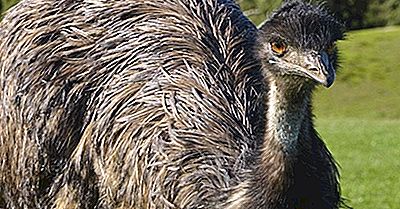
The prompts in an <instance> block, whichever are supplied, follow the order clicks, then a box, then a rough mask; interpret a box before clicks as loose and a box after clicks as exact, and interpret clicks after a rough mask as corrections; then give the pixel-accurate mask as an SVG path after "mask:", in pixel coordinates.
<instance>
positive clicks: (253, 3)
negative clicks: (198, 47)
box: [0, 0, 400, 29]
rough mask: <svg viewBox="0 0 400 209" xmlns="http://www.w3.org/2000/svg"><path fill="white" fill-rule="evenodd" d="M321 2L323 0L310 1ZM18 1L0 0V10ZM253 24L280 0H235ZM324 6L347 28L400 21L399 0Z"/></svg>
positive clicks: (346, 0) (330, 0) (332, 0)
mask: <svg viewBox="0 0 400 209" xmlns="http://www.w3.org/2000/svg"><path fill="white" fill-rule="evenodd" d="M311 1H314V2H322V1H324V0H311ZM16 2H18V1H17V0H0V8H1V11H3V12H4V11H5V10H6V9H7V8H9V7H10V6H12V5H14V4H15V3H16ZM237 2H239V3H240V5H241V6H242V9H243V10H244V11H246V14H247V15H248V16H249V17H250V18H251V19H252V20H253V22H254V23H256V24H259V23H261V22H262V21H263V20H264V19H265V18H266V17H267V16H268V14H269V13H271V11H273V10H274V9H275V8H277V7H278V6H279V5H280V3H281V2H282V0H237ZM325 2H326V4H327V6H328V7H329V8H330V9H331V10H332V12H334V13H335V14H336V15H337V17H338V18H339V19H341V20H342V21H343V22H345V23H346V26H347V27H348V28H349V29H361V28H371V27H378V26H386V25H395V24H400V1H399V0H325Z"/></svg>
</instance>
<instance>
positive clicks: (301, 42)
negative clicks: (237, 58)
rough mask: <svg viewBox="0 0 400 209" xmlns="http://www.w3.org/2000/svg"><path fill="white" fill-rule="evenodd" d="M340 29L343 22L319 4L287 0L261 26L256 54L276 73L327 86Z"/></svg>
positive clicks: (332, 75)
mask: <svg viewBox="0 0 400 209" xmlns="http://www.w3.org/2000/svg"><path fill="white" fill-rule="evenodd" d="M343 32H344V28H343V25H342V24H341V23H340V22H339V21H338V20H336V19H335V18H334V17H333V16H332V15H330V14H329V13H328V12H327V11H326V10H325V9H324V8H323V6H322V5H312V4H309V3H305V2H302V1H298V0H295V1H287V2H286V3H284V4H283V5H282V6H281V8H280V9H278V10H277V11H275V12H274V13H273V14H272V16H271V17H270V18H269V19H268V20H267V21H266V22H265V23H264V24H263V25H262V26H261V28H260V31H259V34H258V57H259V58H260V60H261V62H262V64H263V67H264V68H266V69H268V71H269V73H272V74H273V76H275V77H276V76H281V77H285V78H286V79H290V80H291V81H295V82H294V83H295V84H298V85H307V86H315V85H316V84H323V85H324V86H326V87H330V86H331V85H332V84H333V81H334V80H335V76H336V67H337V48H336V41H337V40H340V39H343V36H344V34H343ZM292 83H293V82H292Z"/></svg>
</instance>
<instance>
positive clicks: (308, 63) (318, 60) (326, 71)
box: [303, 52, 336, 88]
mask: <svg viewBox="0 0 400 209" xmlns="http://www.w3.org/2000/svg"><path fill="white" fill-rule="evenodd" d="M303 66H304V71H303V72H304V73H305V74H307V75H308V76H309V77H310V78H311V79H313V80H315V81H316V82H318V83H320V84H322V85H324V86H325V87H326V88H329V87H330V86H332V84H333V82H334V81H335V77H336V72H335V69H334V68H333V66H332V63H331V62H330V61H329V55H328V54H327V53H326V52H320V53H316V52H311V53H310V54H307V55H306V56H305V57H304V65H303Z"/></svg>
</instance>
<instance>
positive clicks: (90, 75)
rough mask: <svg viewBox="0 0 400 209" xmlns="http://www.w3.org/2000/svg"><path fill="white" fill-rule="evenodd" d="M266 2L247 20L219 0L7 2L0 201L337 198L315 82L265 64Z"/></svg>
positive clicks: (211, 202) (300, 202)
mask: <svg viewBox="0 0 400 209" xmlns="http://www.w3.org/2000/svg"><path fill="white" fill-rule="evenodd" d="M289 7H292V8H306V10H305V11H306V12H305V13H304V14H303V15H304V16H300V17H308V16H307V14H309V13H307V12H311V13H312V14H315V15H316V16H313V17H314V18H315V21H316V22H318V20H320V19H324V18H325V17H330V16H329V15H328V14H327V13H324V12H325V11H324V10H323V9H322V8H320V7H315V6H310V5H309V4H304V3H302V2H298V1H293V2H289V3H287V4H285V5H284V6H283V8H281V9H280V10H279V11H281V12H282V11H286V10H285V8H289ZM279 11H277V13H276V14H275V15H273V16H272V17H271V19H270V21H269V22H268V21H267V23H266V25H265V28H264V29H265V30H264V29H263V28H262V29H261V33H259V32H258V31H257V29H256V28H255V27H254V25H253V24H252V23H251V22H250V21H249V20H248V19H247V18H246V17H245V16H243V14H242V12H241V11H240V9H239V8H238V7H237V6H236V5H235V4H234V2H233V1H229V0H201V1H194V0H193V1H192V0H171V1H164V0H151V1H148V0H129V1H117V0H80V1H71V0H60V1H55V0H54V1H53V0H25V1H22V2H21V3H19V4H18V5H17V6H16V7H15V8H14V9H13V10H12V11H10V12H9V13H8V14H7V15H6V16H5V18H4V20H3V21H2V23H1V25H0V57H1V61H0V73H1V74H0V100H1V101H0V117H1V120H0V128H1V133H0V144H1V146H0V159H1V161H0V207H6V208H24V207H27V208H94V207H95V208H135V209H142V208H143V209H145V208H149V209H150V208H157V209H159V208H160V209H162V208H237V209H239V208H243V209H245V208H246V209H248V208H254V209H255V208H260V209H261V208H267V209H280V208H282V209H289V208H290V209H291V208H309V209H311V208H312V209H320V208H321V209H322V208H324V209H327V208H328V209H329V208H338V206H339V202H340V195H339V185H338V181H337V169H336V166H335V163H334V162H333V159H332V157H331V155H330V153H329V151H328V150H327V149H326V147H325V145H324V144H323V142H322V141H321V140H320V139H319V137H318V136H317V134H316V131H315V130H314V128H313V126H312V119H311V117H312V115H311V110H310V103H309V102H310V100H311V90H312V89H313V87H314V85H315V82H314V81H313V80H312V79H310V78H306V77H304V76H302V75H295V76H292V75H289V74H285V75H283V74H284V73H282V71H280V70H282V69H281V68H276V66H277V65H276V64H275V63H272V64H271V65H270V64H268V63H270V62H269V61H268V59H269V58H271V57H270V56H268V53H266V52H265V50H266V49H268V47H267V48H265V46H269V44H270V41H271V40H270V39H269V38H268V37H269V35H271V34H273V33H269V32H268V29H269V28H273V27H272V26H271V27H267V26H268V24H269V23H271V22H273V20H275V19H276V18H275V17H279V14H280V12H279ZM315 11H320V12H323V13H321V14H319V12H315ZM293 12H295V13H296V11H295V10H293V11H292V12H290V10H287V13H288V14H292V13H293ZM328 19H329V18H328ZM324 20H325V19H324ZM329 20H331V22H333V21H334V19H333V18H332V19H329ZM277 24H279V22H278V23H277ZM336 30H337V28H334V27H327V28H326V30H322V31H323V32H326V34H322V33H321V34H322V35H331V34H332V33H331V32H335V31H336ZM257 34H258V36H257ZM276 34H279V31H277V33H276ZM305 34H306V35H307V32H305ZM281 35H282V34H281ZM274 37H275V36H274ZM282 38H283V37H282ZM323 38H325V36H323ZM339 38H340V37H334V38H331V39H329V40H330V42H333V41H335V39H339ZM288 43H290V42H288ZM293 43H294V42H293ZM315 43H317V44H320V43H319V42H315ZM302 46H303V47H304V48H301V47H298V48H301V49H307V47H308V45H302ZM296 47H297V46H296ZM308 48H310V47H308ZM325 48H326V47H325V46H321V47H320V48H318V49H319V50H321V49H325ZM312 49H313V50H315V51H317V47H315V48H312ZM333 56H335V55H333ZM275 61H276V60H275ZM276 72H279V73H276ZM277 75H279V76H282V78H284V79H283V80H280V79H277V78H278V77H279V76H277ZM279 78H280V77H279ZM303 81H305V82H303ZM303 87H304V88H303ZM299 89H300V91H298V90H299ZM299 92H300V93H304V94H296V95H293V94H294V93H299ZM286 93H288V94H286ZM292 107H293V108H295V107H297V108H300V109H293V110H292V109H291V108H292ZM278 113H282V114H281V115H280V114H278ZM289 113H294V115H291V117H286V116H288V115H290V114H289ZM276 118H283V119H284V121H285V122H288V123H289V124H283V127H286V126H287V127H290V129H292V128H295V129H296V131H294V132H290V133H289V132H285V131H284V132H282V133H280V135H282V134H283V135H282V138H285V137H286V134H288V135H290V134H294V135H293V136H289V137H288V139H289V140H288V141H287V143H285V141H284V140H282V138H279V137H276V136H277V134H276V133H275V130H281V129H276V124H277V123H276V122H275V119H276ZM278 121H279V120H278ZM294 123H295V124H294ZM278 135H279V134H278ZM280 135H279V136H280ZM293 139H295V140H293Z"/></svg>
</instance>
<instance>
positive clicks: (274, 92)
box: [264, 77, 311, 157]
mask: <svg viewBox="0 0 400 209" xmlns="http://www.w3.org/2000/svg"><path fill="white" fill-rule="evenodd" d="M289 79H290V80H289ZM293 83H296V82H295V81H293V80H291V78H290V77H289V78H286V77H275V78H272V79H269V81H268V85H269V91H268V95H267V99H268V101H267V112H266V114H267V115H266V129H265V130H266V133H265V137H266V139H265V141H264V149H266V151H270V150H271V147H270V146H271V145H277V146H274V147H275V148H278V149H281V151H282V152H283V153H284V155H285V156H286V157H290V156H294V155H296V153H297V147H298V140H299V135H300V132H301V129H302V126H303V125H304V124H303V123H304V121H305V119H306V118H307V117H306V115H307V114H308V113H309V112H310V111H309V101H310V95H311V89H310V88H309V87H308V86H307V85H303V84H299V85H296V84H293ZM303 128H305V127H303Z"/></svg>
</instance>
